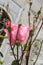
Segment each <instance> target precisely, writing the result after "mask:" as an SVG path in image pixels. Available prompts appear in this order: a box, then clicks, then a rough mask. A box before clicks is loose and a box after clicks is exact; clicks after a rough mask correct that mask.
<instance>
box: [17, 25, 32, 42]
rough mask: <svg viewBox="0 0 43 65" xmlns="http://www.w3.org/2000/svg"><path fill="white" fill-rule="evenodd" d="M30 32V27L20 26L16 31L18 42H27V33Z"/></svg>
mask: <svg viewBox="0 0 43 65" xmlns="http://www.w3.org/2000/svg"><path fill="white" fill-rule="evenodd" d="M31 30H32V26H25V25H22V26H20V28H19V31H18V41H19V42H24V41H27V39H28V37H29V32H30V31H31Z"/></svg>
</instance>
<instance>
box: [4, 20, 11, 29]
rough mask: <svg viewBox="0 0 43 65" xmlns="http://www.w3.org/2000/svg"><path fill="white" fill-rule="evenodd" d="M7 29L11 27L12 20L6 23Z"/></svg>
mask: <svg viewBox="0 0 43 65" xmlns="http://www.w3.org/2000/svg"><path fill="white" fill-rule="evenodd" d="M5 25H6V27H7V28H8V27H10V26H11V21H10V20H7V21H6V23H5Z"/></svg>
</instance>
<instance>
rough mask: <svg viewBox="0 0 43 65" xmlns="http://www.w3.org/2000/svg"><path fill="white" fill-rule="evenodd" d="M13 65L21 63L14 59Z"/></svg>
mask: <svg viewBox="0 0 43 65" xmlns="http://www.w3.org/2000/svg"><path fill="white" fill-rule="evenodd" d="M11 65H20V64H19V61H17V60H14V61H13V62H12V64H11Z"/></svg>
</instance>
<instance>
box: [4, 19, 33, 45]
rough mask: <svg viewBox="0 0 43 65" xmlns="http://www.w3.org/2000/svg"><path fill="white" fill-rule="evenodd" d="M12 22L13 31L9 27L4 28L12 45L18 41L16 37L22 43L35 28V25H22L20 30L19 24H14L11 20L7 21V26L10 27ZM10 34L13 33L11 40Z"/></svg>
mask: <svg viewBox="0 0 43 65" xmlns="http://www.w3.org/2000/svg"><path fill="white" fill-rule="evenodd" d="M10 24H11V32H9V30H8V29H4V31H5V33H6V34H7V36H8V39H9V41H11V44H12V45H13V44H14V42H15V41H16V37H17V39H18V42H20V43H21V42H24V41H27V39H28V37H29V32H30V31H31V30H32V29H33V27H32V26H25V25H21V26H20V28H19V30H18V24H12V23H11V22H10V21H9V20H8V21H7V22H6V27H7V28H9V27H10ZM17 31H18V34H17ZM10 35H11V40H10Z"/></svg>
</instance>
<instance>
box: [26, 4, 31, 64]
mask: <svg viewBox="0 0 43 65" xmlns="http://www.w3.org/2000/svg"><path fill="white" fill-rule="evenodd" d="M30 11H31V5H30V7H29V12H28V19H29V26H30ZM29 38H30V42H29V44H28V52H29V53H28V55H27V56H26V65H28V60H29V55H30V49H31V42H32V36H31V31H30V34H29Z"/></svg>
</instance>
